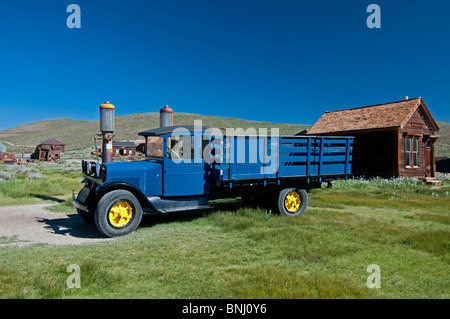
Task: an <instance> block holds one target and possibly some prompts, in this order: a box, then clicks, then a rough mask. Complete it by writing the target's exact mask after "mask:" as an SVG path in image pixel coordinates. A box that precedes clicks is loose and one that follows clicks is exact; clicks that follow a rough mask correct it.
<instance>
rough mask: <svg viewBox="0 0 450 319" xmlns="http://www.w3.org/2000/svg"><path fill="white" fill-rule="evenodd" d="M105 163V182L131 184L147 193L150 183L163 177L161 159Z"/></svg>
mask: <svg viewBox="0 0 450 319" xmlns="http://www.w3.org/2000/svg"><path fill="white" fill-rule="evenodd" d="M103 165H104V166H105V167H106V178H105V181H104V184H109V183H126V184H130V185H133V186H135V187H136V188H138V189H140V190H141V191H142V192H143V193H144V194H146V195H147V193H149V190H148V189H147V188H148V185H149V184H150V183H151V182H152V181H159V180H161V178H162V176H161V175H162V174H161V173H162V162H159V161H152V160H144V161H133V162H114V163H105V164H103ZM149 195H150V194H149Z"/></svg>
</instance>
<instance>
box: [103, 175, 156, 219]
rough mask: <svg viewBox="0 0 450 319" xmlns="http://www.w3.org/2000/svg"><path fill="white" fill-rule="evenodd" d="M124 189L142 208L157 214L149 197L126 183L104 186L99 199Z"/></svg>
mask: <svg viewBox="0 0 450 319" xmlns="http://www.w3.org/2000/svg"><path fill="white" fill-rule="evenodd" d="M118 189H123V190H127V191H129V192H130V193H132V194H133V195H134V196H135V197H136V198H137V200H138V201H139V203H140V204H141V206H142V208H150V209H151V210H153V211H155V212H157V211H158V210H157V209H156V208H155V207H154V206H153V204H152V203H151V202H150V201H149V200H148V198H147V196H145V195H144V194H143V193H142V192H141V190H140V189H139V188H137V187H136V186H134V185H131V184H128V183H124V182H113V183H108V184H104V185H103V187H102V188H101V189H100V190H99V191H98V193H97V195H98V199H99V200H100V198H102V197H103V196H104V195H105V194H106V193H109V192H111V191H114V190H118Z"/></svg>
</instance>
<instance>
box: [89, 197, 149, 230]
mask: <svg viewBox="0 0 450 319" xmlns="http://www.w3.org/2000/svg"><path fill="white" fill-rule="evenodd" d="M122 203H123V205H127V207H131V209H132V215H131V218H129V219H126V220H127V222H126V224H125V225H117V224H116V225H114V224H113V221H112V219H111V218H110V212H111V209H112V208H113V207H115V205H116V204H117V205H121V204H122ZM142 215H143V212H142V207H141V204H140V203H139V201H138V200H137V199H136V197H135V196H134V195H133V194H132V193H130V192H129V191H126V190H115V191H111V192H109V193H107V194H106V195H104V196H103V197H102V198H101V199H100V201H99V202H98V204H97V208H96V209H95V213H94V221H95V225H96V226H97V229H98V230H99V231H100V232H101V233H102V234H103V235H104V236H106V237H119V236H123V235H127V234H130V233H132V232H134V231H135V230H136V228H137V227H138V226H139V224H140V222H141V219H142Z"/></svg>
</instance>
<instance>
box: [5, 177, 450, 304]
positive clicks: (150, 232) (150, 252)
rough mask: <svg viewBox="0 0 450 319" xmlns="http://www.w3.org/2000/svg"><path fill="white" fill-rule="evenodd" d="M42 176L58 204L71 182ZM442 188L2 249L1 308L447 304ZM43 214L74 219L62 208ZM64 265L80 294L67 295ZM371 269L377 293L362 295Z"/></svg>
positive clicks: (378, 189) (338, 192) (416, 186)
mask: <svg viewBox="0 0 450 319" xmlns="http://www.w3.org/2000/svg"><path fill="white" fill-rule="evenodd" d="M41 172H42V174H44V175H47V176H48V177H47V179H48V180H51V179H52V178H60V181H63V183H62V185H63V186H61V187H62V189H61V190H60V191H61V195H63V193H64V192H65V191H66V190H67V189H70V188H71V187H72V186H73V184H72V183H75V180H76V177H77V176H76V174H77V173H76V172H68V171H67V170H66V169H65V168H64V169H63V168H60V169H56V170H50V169H48V170H44V169H43V170H42V171H41ZM444 178H445V177H444ZM44 179H45V178H44ZM21 180H22V182H23V183H25V182H27V180H26V179H21ZM41 180H43V179H41ZM449 185H450V181H449V180H448V179H444V187H442V188H440V189H431V188H430V187H429V186H426V185H423V184H422V183H421V182H418V181H416V180H400V181H398V180H392V181H386V180H381V179H378V180H374V181H371V182H366V181H361V180H352V181H348V182H343V181H342V182H336V183H335V185H334V186H333V188H332V189H326V188H322V189H316V190H313V191H311V193H310V197H309V208H308V209H307V211H306V213H305V214H304V215H303V216H301V217H297V218H287V217H282V216H278V215H274V214H272V213H270V212H269V211H267V210H265V209H262V208H256V209H254V208H247V207H243V206H242V204H241V201H240V200H239V199H234V200H221V201H217V202H216V206H217V209H216V210H214V211H212V212H210V213H207V214H205V213H185V214H174V215H169V216H145V217H144V219H143V222H142V224H141V226H140V227H139V228H138V229H137V231H136V232H135V233H133V234H131V235H128V236H125V237H121V238H117V239H114V240H112V241H108V242H104V243H97V244H88V245H79V246H50V245H41V244H40V245H34V246H25V247H11V246H10V247H8V246H3V247H0V298H449V297H450V277H449V275H448V273H449V270H450V267H449V262H450V255H449V251H450V227H449V224H450V209H449V208H450V196H449V195H448V192H449V191H450V187H449ZM24 187H25V188H27V187H32V186H31V185H30V186H24ZM48 187H50V188H49V189H47V190H45V188H43V187H42V188H41V194H44V195H49V194H47V193H48V192H53V191H54V190H53V189H51V186H48ZM23 194H26V192H23ZM2 196H6V195H2ZM7 196H9V195H7ZM25 198H28V197H25ZM0 199H1V198H0ZM29 199H30V200H33V201H34V200H37V199H40V200H42V198H39V197H37V198H36V197H33V196H31V198H29ZM52 210H54V211H58V212H61V213H73V212H74V209H73V208H72V207H71V205H70V200H67V201H64V202H62V203H61V204H58V205H57V206H55V207H53V208H52ZM14 240H17V239H14V238H3V239H1V238H0V244H1V243H4V244H7V243H8V242H11V241H14ZM71 264H76V265H79V266H80V270H81V273H80V279H81V288H79V289H77V288H72V289H70V288H68V287H67V278H68V276H69V275H70V274H71V273H68V272H67V267H68V266H69V265H71ZM371 264H377V265H379V267H380V271H381V288H380V289H376V288H375V289H369V288H368V287H367V285H366V282H367V277H368V276H369V275H370V273H368V272H367V267H368V266H369V265H371Z"/></svg>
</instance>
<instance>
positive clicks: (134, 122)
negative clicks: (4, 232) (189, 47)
mask: <svg viewBox="0 0 450 319" xmlns="http://www.w3.org/2000/svg"><path fill="white" fill-rule="evenodd" d="M194 120H202V123H203V125H207V126H211V127H218V128H225V127H230V128H242V129H244V130H245V129H248V128H250V127H253V128H255V129H259V128H267V129H268V130H269V132H270V128H275V127H276V128H279V130H280V134H282V135H292V134H295V133H297V132H300V131H302V130H304V129H305V128H309V127H311V125H302V124H278V123H268V122H257V121H249V120H241V119H235V118H230V117H219V116H208V115H198V114H191V113H175V116H174V124H175V125H181V124H194ZM438 125H439V127H440V129H441V130H440V132H439V134H440V135H441V137H440V138H439V139H438V141H437V142H436V156H448V157H450V123H446V122H438ZM158 126H159V113H157V112H155V113H140V114H132V115H123V116H117V117H116V132H115V138H114V139H115V140H116V141H120V140H136V139H139V136H138V135H137V133H138V132H141V131H144V130H148V129H151V128H155V127H158ZM97 132H99V121H98V120H97V121H82V120H73V119H50V120H44V121H39V122H33V123H30V124H25V125H21V126H16V127H13V128H9V129H6V130H3V131H0V141H2V142H3V143H4V144H5V146H6V147H7V151H8V152H21V151H32V150H34V148H35V147H36V145H38V144H39V143H41V142H43V141H45V140H47V139H49V138H55V139H58V140H60V141H62V142H64V143H65V144H66V149H68V150H77V149H84V148H87V147H91V146H93V145H94V140H93V139H94V134H95V133H97Z"/></svg>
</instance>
